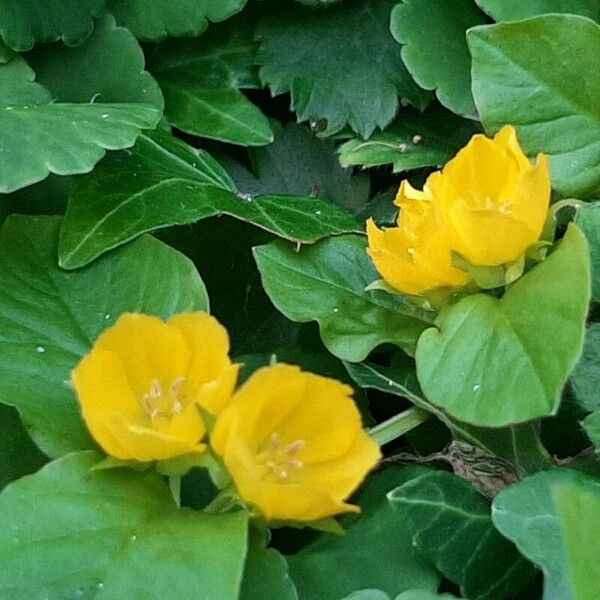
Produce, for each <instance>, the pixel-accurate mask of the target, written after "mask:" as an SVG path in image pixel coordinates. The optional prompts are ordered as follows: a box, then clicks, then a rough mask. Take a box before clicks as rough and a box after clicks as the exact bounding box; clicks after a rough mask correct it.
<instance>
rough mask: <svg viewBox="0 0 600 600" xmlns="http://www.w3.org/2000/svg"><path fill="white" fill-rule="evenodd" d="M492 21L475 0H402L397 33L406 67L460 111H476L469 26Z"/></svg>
mask: <svg viewBox="0 0 600 600" xmlns="http://www.w3.org/2000/svg"><path fill="white" fill-rule="evenodd" d="M486 21H487V19H486V17H485V15H484V14H483V13H481V11H479V10H478V9H477V7H476V6H475V4H474V3H473V2H472V0H453V1H452V2H448V1H447V0H402V2H401V3H400V4H398V5H397V6H396V7H395V8H394V10H393V11H392V20H391V30H392V35H393V36H394V38H395V39H396V41H397V42H398V43H399V44H402V45H403V46H402V60H403V61H404V64H405V65H406V68H407V69H408V70H409V71H410V74H411V75H412V76H413V78H414V80H415V81H416V82H417V83H418V84H419V85H420V86H421V87H422V88H424V89H426V90H435V91H436V95H437V97H438V100H439V101H440V102H441V103H442V104H443V105H444V106H446V107H447V108H449V109H450V110H452V111H453V112H455V113H458V114H459V115H466V116H474V115H476V109H475V104H474V102H473V96H472V94H471V56H470V55H469V48H468V46H467V41H466V39H465V32H466V31H467V29H469V28H470V27H473V26H475V25H483V24H484V23H486Z"/></svg>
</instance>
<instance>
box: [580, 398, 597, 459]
mask: <svg viewBox="0 0 600 600" xmlns="http://www.w3.org/2000/svg"><path fill="white" fill-rule="evenodd" d="M583 427H584V429H585V432H586V433H587V435H588V437H589V438H590V440H591V442H592V444H594V447H595V448H596V453H597V454H598V453H600V408H599V409H597V410H595V411H594V412H593V413H592V414H591V415H588V416H587V417H586V418H585V419H584V420H583Z"/></svg>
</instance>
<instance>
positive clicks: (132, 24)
mask: <svg viewBox="0 0 600 600" xmlns="http://www.w3.org/2000/svg"><path fill="white" fill-rule="evenodd" d="M107 4H108V8H109V10H110V11H111V12H112V13H113V14H114V15H115V17H116V18H117V21H118V22H119V24H121V25H124V26H125V27H127V29H129V30H130V31H131V32H133V34H134V35H135V36H136V37H137V38H139V39H141V40H152V41H157V40H162V39H164V38H166V37H167V36H190V37H194V36H197V35H200V34H201V33H202V32H203V31H204V30H205V29H206V28H207V27H208V21H209V20H210V21H223V20H225V19H227V18H228V17H230V16H231V15H233V14H235V13H236V12H238V11H240V10H241V9H242V8H243V6H244V4H246V0H218V1H216V2H215V1H214V0H178V1H177V2H165V1H164V0H125V1H124V0H108V3H107Z"/></svg>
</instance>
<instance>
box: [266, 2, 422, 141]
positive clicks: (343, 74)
mask: <svg viewBox="0 0 600 600" xmlns="http://www.w3.org/2000/svg"><path fill="white" fill-rule="evenodd" d="M395 3H396V0H364V1H361V2H356V1H355V2H343V3H341V4H333V5H332V6H331V7H327V8H325V9H322V10H312V9H309V8H301V7H296V6H289V5H287V4H286V5H284V6H281V8H275V7H274V8H273V9H270V12H269V15H268V16H267V17H266V18H265V19H263V20H262V22H261V23H260V24H259V27H258V36H259V39H260V42H261V46H260V50H259V52H258V56H257V62H258V64H260V65H261V69H260V78H261V81H262V82H263V83H264V84H266V85H268V86H269V87H270V88H271V92H272V93H273V94H283V93H285V92H290V93H291V95H292V104H293V108H294V110H295V111H296V112H297V115H298V119H299V120H300V121H307V120H309V119H310V120H315V121H317V120H319V119H326V120H327V128H326V130H325V131H324V133H325V134H326V135H328V134H333V133H336V132H338V131H340V130H341V129H342V128H343V127H344V126H345V125H346V124H349V125H350V127H352V129H354V131H356V132H357V133H358V134H360V135H361V136H362V137H369V135H371V133H372V132H373V130H374V129H375V127H381V128H383V127H385V126H386V125H387V124H388V123H390V122H391V121H392V119H393V118H394V116H395V114H396V111H397V109H398V105H399V102H398V96H402V97H403V99H406V100H407V101H408V102H410V103H412V104H413V105H415V106H417V107H418V108H424V107H425V105H426V104H427V102H428V99H429V94H428V93H426V92H424V91H423V90H421V89H420V88H419V87H418V86H417V85H416V84H415V82H414V81H413V80H412V78H411V76H410V75H409V74H408V71H407V70H406V67H405V66H404V64H403V63H402V59H401V56H400V48H399V46H398V45H397V44H396V43H395V42H394V39H393V38H392V36H391V34H390V31H389V20H390V12H391V10H392V7H393V6H394V4H395Z"/></svg>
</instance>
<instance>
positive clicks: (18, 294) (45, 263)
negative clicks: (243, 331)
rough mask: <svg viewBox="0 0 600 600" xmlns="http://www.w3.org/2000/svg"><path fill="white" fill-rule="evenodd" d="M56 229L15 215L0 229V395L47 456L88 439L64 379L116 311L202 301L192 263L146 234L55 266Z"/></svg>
mask: <svg viewBox="0 0 600 600" xmlns="http://www.w3.org/2000/svg"><path fill="white" fill-rule="evenodd" d="M59 227H60V219H57V218H50V217H17V216H15V217H10V218H9V219H8V220H7V221H5V223H4V225H3V226H2V229H1V230H0V279H1V280H2V281H3V286H2V288H1V289H0V330H1V331H2V338H1V340H0V401H2V402H4V403H6V404H11V405H14V406H16V407H17V409H18V410H19V412H20V413H21V416H22V418H23V421H24V423H25V424H26V426H27V427H28V429H29V431H30V433H31V435H32V436H33V438H34V440H35V441H36V442H37V444H38V445H39V446H40V448H41V449H42V450H43V451H44V452H46V453H47V454H48V455H49V456H58V455H61V454H65V453H67V452H71V451H73V450H81V449H87V448H90V447H93V444H92V442H91V440H90V438H89V436H88V433H87V431H86V428H85V425H84V424H83V422H82V420H81V417H80V415H79V408H78V406H77V403H76V400H75V397H74V394H73V391H72V390H71V388H70V387H69V385H68V381H69V379H70V372H71V370H72V369H73V368H74V367H75V365H76V364H77V363H78V362H79V361H80V359H81V358H82V357H83V356H84V355H85V354H87V353H88V352H89V351H90V349H91V346H92V343H93V342H94V340H95V339H96V338H97V337H98V335H99V334H100V333H101V332H102V331H103V330H104V329H106V327H108V326H110V325H112V324H113V323H114V322H115V321H116V319H117V318H118V317H119V315H120V314H121V313H123V312H145V313H149V314H154V315H157V316H160V317H162V318H167V317H169V316H171V315H173V314H176V313H179V312H185V311H189V310H206V309H207V308H208V298H207V296H206V290H205V289H204V285H203V283H202V281H201V279H200V277H199V276H198V273H197V272H196V269H195V267H194V265H193V264H192V263H191V262H190V261H189V260H188V259H187V258H185V257H184V256H182V255H181V254H179V253H178V252H176V251H174V250H173V249H171V248H169V247H167V246H165V245H164V244H162V243H161V242H158V241H157V240H155V239H153V238H151V237H144V238H141V239H139V240H137V241H136V242H134V243H132V244H130V245H129V246H127V247H126V248H123V249H122V250H120V251H118V252H115V253H113V254H111V255H110V256H107V257H106V258H103V259H101V260H99V261H97V262H96V263H94V264H93V265H92V266H91V267H88V268H86V269H83V270H81V271H77V272H72V273H69V272H66V271H63V270H61V269H59V268H58V266H57V264H56V252H57V243H58V230H59Z"/></svg>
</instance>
